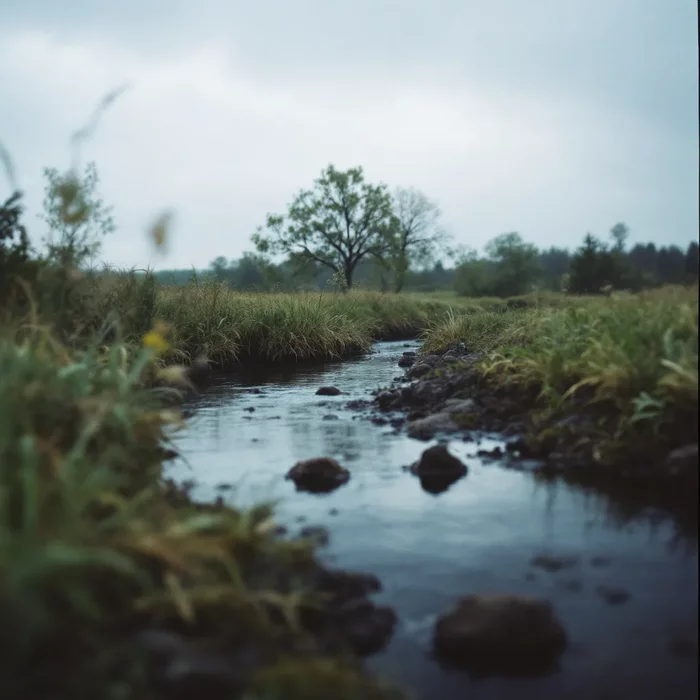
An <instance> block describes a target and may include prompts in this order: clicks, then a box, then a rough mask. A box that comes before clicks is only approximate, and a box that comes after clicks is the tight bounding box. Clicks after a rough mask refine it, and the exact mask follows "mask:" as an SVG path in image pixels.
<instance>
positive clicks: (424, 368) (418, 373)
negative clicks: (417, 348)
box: [407, 362, 433, 379]
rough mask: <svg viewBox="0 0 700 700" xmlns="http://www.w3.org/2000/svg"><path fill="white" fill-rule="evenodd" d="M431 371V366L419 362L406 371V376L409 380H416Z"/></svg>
mask: <svg viewBox="0 0 700 700" xmlns="http://www.w3.org/2000/svg"><path fill="white" fill-rule="evenodd" d="M432 371H433V366H432V365H428V364H426V363H425V362H419V363H418V364H415V365H413V367H411V369H409V370H408V372H407V374H408V376H409V377H410V378H411V379H418V377H422V376H423V375H425V374H428V372H432Z"/></svg>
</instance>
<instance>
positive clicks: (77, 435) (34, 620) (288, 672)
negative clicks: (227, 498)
mask: <svg viewBox="0 0 700 700" xmlns="http://www.w3.org/2000/svg"><path fill="white" fill-rule="evenodd" d="M125 357H126V356H125V354H124V353H123V352H122V351H121V349H120V348H119V346H117V345H113V346H112V347H111V348H109V349H108V350H107V352H104V351H101V350H100V348H99V347H98V346H97V345H94V346H91V347H89V348H88V349H87V350H86V351H81V352H78V353H76V352H73V351H69V350H68V349H67V348H66V347H65V346H64V345H62V344H60V343H59V342H57V341H56V340H54V338H53V337H52V336H51V335H50V334H49V333H48V332H47V331H45V330H43V329H38V330H33V331H30V332H28V331H25V332H24V334H23V339H22V340H18V339H17V337H16V336H15V335H12V334H10V333H9V332H8V331H5V333H4V334H3V335H2V336H1V337H0V465H1V469H0V614H1V616H2V619H3V626H2V636H3V638H4V639H5V641H6V644H5V645H4V652H3V655H2V660H1V661H0V688H2V692H1V693H0V694H2V696H3V697H7V698H20V697H22V698H24V697H37V698H42V697H46V698H48V697H58V696H60V697H73V698H95V697H100V698H115V699H116V698H127V697H128V698H158V697H168V698H172V697H179V695H178V693H181V692H185V691H183V688H185V689H187V688H189V689H190V690H191V691H192V692H194V691H193V690H192V686H191V683H195V686H194V689H199V690H200V691H202V692H205V693H206V696H207V697H209V698H212V699H213V698H215V697H227V698H238V697H240V698H243V697H245V698H246V700H262V699H263V698H265V699H272V698H280V699H281V698H285V699H286V698H299V699H301V698H304V699H307V698H315V697H318V698H326V697H339V698H348V699H350V698H357V699H358V700H359V698H388V697H394V696H393V695H391V694H390V693H389V691H387V690H385V689H383V688H382V687H381V686H380V685H379V684H378V683H376V682H375V681H372V680H370V679H368V678H366V677H365V676H364V675H363V674H362V673H361V672H359V671H358V669H357V667H356V666H355V665H354V664H353V663H352V662H351V658H352V657H351V655H347V654H346V653H345V648H346V647H345V645H344V641H343V639H342V635H341V636H340V637H338V639H337V640H336V642H337V644H336V645H335V646H334V647H333V650H332V653H331V651H330V650H329V648H327V645H324V643H321V642H320V641H319V640H320V639H321V636H323V635H325V636H326V639H327V635H328V632H329V630H328V629H326V628H324V620H325V619H326V618H324V611H325V610H326V606H327V604H328V599H329V596H331V594H332V593H333V589H332V588H329V587H328V585H327V582H328V578H329V576H328V574H327V572H325V570H323V569H321V567H320V566H319V564H318V563H317V561H316V559H315V555H314V550H313V547H312V545H311V544H310V543H309V542H307V541H301V540H293V539H288V538H285V537H283V536H282V535H280V534H279V533H278V532H277V531H276V529H275V525H274V522H273V520H272V514H271V510H270V509H269V508H268V507H266V506H259V507H256V508H253V509H250V510H246V511H241V510H236V509H233V508H228V507H224V506H222V505H217V506H204V505H197V504H195V503H193V502H191V501H190V500H189V498H188V497H187V495H186V494H185V493H182V492H180V491H177V490H176V489H175V487H174V486H172V485H169V484H167V483H165V482H164V481H163V473H162V472H163V460H164V458H165V457H166V456H167V453H166V452H165V449H164V448H165V447H167V443H166V440H165V433H166V431H168V430H170V429H171V428H172V427H174V426H176V425H177V423H178V421H179V417H178V415H177V414H176V413H173V412H171V411H168V410H165V409H164V408H163V407H162V403H161V401H162V399H163V396H162V393H163V390H160V391H156V390H148V391H146V390H142V389H139V388H138V386H137V385H138V384H139V383H140V382H139V378H140V375H141V373H142V371H145V370H147V368H148V366H149V365H150V364H151V363H152V362H153V360H154V356H153V353H152V352H151V351H149V350H147V349H144V350H142V351H141V352H140V353H139V354H138V356H137V357H135V358H134V360H133V362H131V363H127V362H126V360H125ZM324 581H325V582H326V583H325V584H324V583H323V582H324ZM311 620H313V621H314V624H313V625H311V623H310V621H311ZM333 629H335V628H333ZM319 631H320V632H321V634H319ZM149 635H150V638H151V641H150V643H149V642H148V639H149ZM159 635H160V637H159ZM159 639H160V642H159V641H158V640H159ZM163 639H165V641H163ZM154 640H155V641H154ZM149 644H150V647H151V648H150V651H149ZM168 644H175V646H177V647H178V649H180V651H178V652H177V654H175V657H176V658H174V659H173V661H172V664H175V665H177V663H180V667H182V664H185V666H187V664H190V666H189V667H191V668H194V670H193V671H190V673H189V675H187V674H186V673H185V675H184V676H181V677H179V680H178V682H177V683H176V682H175V681H174V680H173V679H172V678H171V679H170V681H169V680H168V678H169V676H168V673H170V672H171V671H167V669H166V670H165V671H164V670H163V668H162V665H163V663H164V662H163V660H162V654H163V653H164V652H163V647H164V645H165V648H166V652H167V645H168ZM153 647H155V648H156V650H157V651H158V654H155V652H154V649H153ZM154 654H155V656H157V657H158V659H160V661H158V664H160V666H158V664H155V666H154V663H155V662H154V660H153V659H154ZM178 654H179V655H180V656H178ZM166 655H167V654H166ZM203 655H204V656H206V662H203V661H202V660H201V659H202V656H203ZM192 664H194V666H192ZM217 664H218V666H217ZM222 664H223V665H224V667H225V669H226V672H225V673H224V672H223V671H222V669H221V668H220V666H221V665H222ZM166 665H167V664H166ZM168 668H169V667H168ZM217 668H218V671H217ZM166 671H167V672H166ZM172 674H175V671H172V672H171V675H172ZM217 682H219V683H223V685H222V687H223V688H224V689H225V691H226V692H225V694H222V695H217V694H216V693H215V692H213V691H212V690H211V688H212V687H214V688H217V687H218V685H217ZM197 683H199V685H197ZM212 684H213V685H212ZM187 692H189V691H187Z"/></svg>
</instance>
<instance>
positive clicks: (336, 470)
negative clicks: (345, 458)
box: [286, 457, 350, 493]
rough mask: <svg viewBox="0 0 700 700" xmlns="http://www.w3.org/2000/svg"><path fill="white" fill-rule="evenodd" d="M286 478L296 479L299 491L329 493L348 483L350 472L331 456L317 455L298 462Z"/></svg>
mask: <svg viewBox="0 0 700 700" xmlns="http://www.w3.org/2000/svg"><path fill="white" fill-rule="evenodd" d="M286 478H287V479H291V480H292V481H294V483H295V484H296V487H297V490H299V491H309V492H311V493H328V492H329V491H333V490H335V489H337V488H338V487H339V486H342V485H343V484H345V483H347V482H348V480H349V479H350V472H349V471H348V470H347V469H344V468H343V467H341V466H340V464H338V462H336V461H335V460H334V459H332V458H331V457H316V458H314V459H307V460H303V461H300V462H297V463H296V464H295V465H294V466H293V467H292V468H291V469H290V470H289V471H288V472H287V476H286Z"/></svg>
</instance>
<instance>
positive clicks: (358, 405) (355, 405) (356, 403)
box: [345, 399, 372, 411]
mask: <svg viewBox="0 0 700 700" xmlns="http://www.w3.org/2000/svg"><path fill="white" fill-rule="evenodd" d="M371 405H372V402H371V401H367V399H353V400H352V401H348V402H347V403H346V404H345V407H346V408H350V409H352V410H354V411H359V410H362V409H363V408H369V407H370V406H371Z"/></svg>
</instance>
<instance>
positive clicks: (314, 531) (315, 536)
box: [299, 525, 329, 547]
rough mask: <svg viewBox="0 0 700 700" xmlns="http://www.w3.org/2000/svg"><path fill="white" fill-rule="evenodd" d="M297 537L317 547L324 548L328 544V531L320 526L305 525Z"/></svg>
mask: <svg viewBox="0 0 700 700" xmlns="http://www.w3.org/2000/svg"><path fill="white" fill-rule="evenodd" d="M299 536H300V537H303V538H304V539H307V540H313V541H314V542H315V544H317V545H318V546H319V547H325V546H326V545H327V544H328V540H329V536H328V530H327V529H326V528H325V527H321V526H320V525H307V526H306V527H303V528H301V530H300V531H299Z"/></svg>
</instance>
